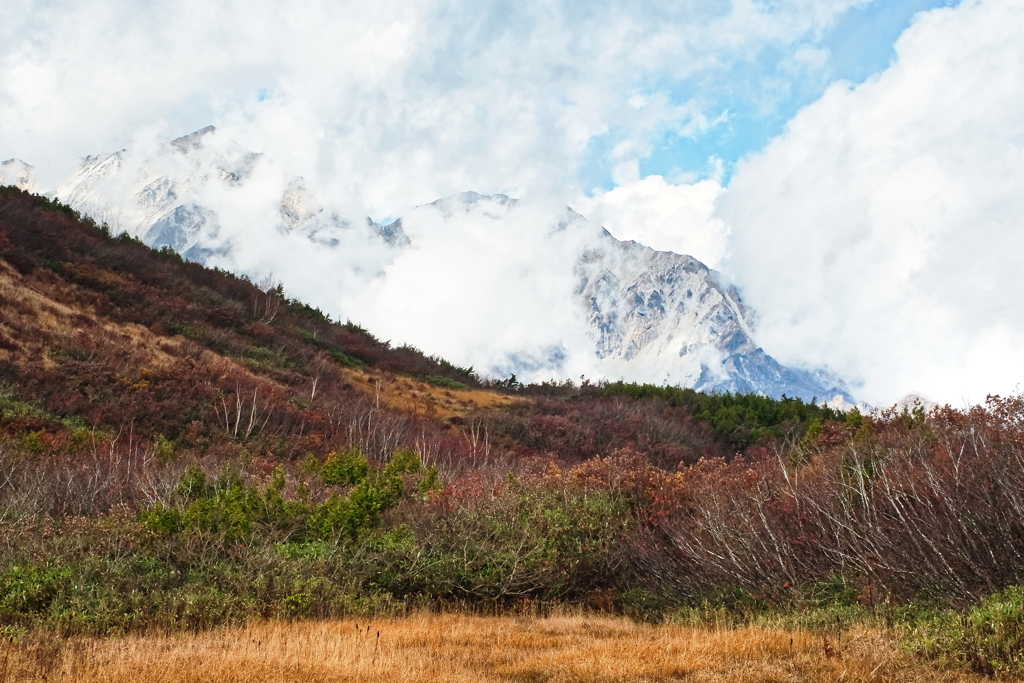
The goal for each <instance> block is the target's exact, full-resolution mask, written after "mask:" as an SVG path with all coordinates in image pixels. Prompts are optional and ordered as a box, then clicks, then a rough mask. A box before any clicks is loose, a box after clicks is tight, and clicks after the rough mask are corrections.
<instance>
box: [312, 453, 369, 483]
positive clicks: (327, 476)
mask: <svg viewBox="0 0 1024 683" xmlns="http://www.w3.org/2000/svg"><path fill="white" fill-rule="evenodd" d="M369 472H370V463H369V462H367V460H366V457H365V456H363V454H362V453H361V452H360V451H359V449H358V448H349V449H347V450H344V451H336V452H334V453H331V455H330V456H329V457H328V458H327V462H325V463H324V464H323V466H322V467H321V468H320V478H321V480H322V481H323V482H324V484H326V485H328V486H353V485H355V484H358V483H359V482H361V481H363V480H364V479H366V475H367V474H369Z"/></svg>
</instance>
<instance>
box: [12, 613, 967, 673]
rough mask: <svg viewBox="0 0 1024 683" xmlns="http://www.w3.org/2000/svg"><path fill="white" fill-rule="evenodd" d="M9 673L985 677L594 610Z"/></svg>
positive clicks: (881, 643) (82, 661) (294, 634)
mask: <svg viewBox="0 0 1024 683" xmlns="http://www.w3.org/2000/svg"><path fill="white" fill-rule="evenodd" d="M2 656H3V659H4V662H3V664H0V667H3V671H2V672H0V681H4V683H7V682H8V681H9V682H11V683H14V682H15V681H43V680H49V681H56V680H69V681H79V682H81V683H92V682H96V683H99V682H100V681H103V682H104V683H128V682H129V681H131V682H135V681H147V683H178V682H179V681H180V682H182V683H184V682H186V681H189V682H191V681H207V682H208V683H229V682H231V683H234V682H236V681H237V682H239V683H241V682H243V681H245V682H253V683H255V682H257V681H282V682H283V681H295V682H296V683H298V682H300V681H301V682H303V683H306V682H315V681H351V682H353V683H354V682H356V681H374V682H379V683H386V682H388V681H395V682H399V681H401V682H403V683H411V682H419V681H423V682H426V681H437V682H442V681H443V682H445V683H456V682H458V681H466V682H470V681H473V682H486V681H495V682H499V681H500V682H508V681H548V682H550V683H555V682H565V683H570V682H575V681H593V682H607V683H611V682H613V681H651V682H654V681H666V682H668V681H684V680H685V681H694V682H699V681H708V682H726V681H736V682H741V681H742V682H743V683H758V682H762V681H763V682H765V683H767V682H769V681H771V682H773V683H782V682H784V681H808V682H810V681H822V682H824V681H840V680H842V681H854V682H857V681H863V682H867V681H871V682H877V683H882V682H883V681H901V682H908V683H909V682H915V681H919V682H922V683H923V682H925V681H947V682H953V681H963V682H966V681H974V680H979V679H978V678H977V677H975V676H971V675H967V674H951V673H949V672H940V671H938V670H936V669H933V668H930V667H928V666H925V665H922V664H920V663H918V662H916V661H914V660H913V659H912V658H910V657H909V656H908V655H906V654H904V653H902V652H901V651H900V649H899V647H898V645H897V643H896V641H895V640H894V639H893V638H891V637H889V636H887V635H885V634H884V633H883V632H881V631H876V630H870V629H863V628H861V629H854V630H852V631H847V632H845V633H842V634H841V635H840V634H824V635H823V634H816V633H811V632H809V631H785V630H771V629H762V628H755V627H750V628H739V629H729V630H711V629H698V628H688V627H683V626H675V625H665V624H663V625H649V624H647V625H645V624H636V623H633V622H630V621H627V620H625V619H621V618H609V617H601V616H595V615H578V616H553V617H550V618H536V617H471V616H454V615H420V616H412V617H407V618H403V619H397V620H387V621H379V620H378V621H367V620H362V621H360V620H342V621H323V622H305V623H287V622H270V623H258V624H256V623H254V624H250V625H248V626H246V627H243V628H225V629H217V630H214V631H209V632H204V633H201V634H198V635H188V634H180V635H169V636H152V635H151V636H128V637H124V638H111V639H101V640H94V639H79V638H75V639H70V640H67V641H55V640H50V641H46V640H43V639H36V640H32V641H27V640H26V641H22V642H21V643H18V644H17V645H6V646H4V647H3V655H2Z"/></svg>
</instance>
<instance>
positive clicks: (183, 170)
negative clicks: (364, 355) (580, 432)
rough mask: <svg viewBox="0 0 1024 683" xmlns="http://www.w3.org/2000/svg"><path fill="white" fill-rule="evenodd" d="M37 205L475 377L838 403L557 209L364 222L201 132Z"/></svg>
mask: <svg viewBox="0 0 1024 683" xmlns="http://www.w3.org/2000/svg"><path fill="white" fill-rule="evenodd" d="M3 163H4V165H3V166H2V167H0V174H2V175H0V182H2V183H4V184H17V185H19V186H20V187H23V188H26V189H31V188H32V180H31V170H32V169H31V167H29V166H27V165H26V164H24V163H22V162H18V161H16V160H11V161H9V162H3ZM52 194H53V195H55V196H56V197H58V198H59V199H60V200H62V201H64V202H65V203H68V204H70V205H71V206H73V207H74V208H75V209H77V210H79V211H81V212H82V213H83V214H86V215H89V216H91V217H92V218H93V219H95V220H96V221H97V222H98V223H106V224H108V225H109V226H110V228H111V229H112V230H113V231H114V232H127V233H129V234H131V235H133V236H135V237H138V238H139V239H141V240H143V241H144V242H146V243H147V244H149V245H150V246H153V247H162V246H168V247H171V248H173V249H174V250H176V251H178V252H179V253H181V254H183V255H184V256H185V257H186V258H188V259H190V260H194V261H198V262H202V263H205V264H207V265H210V266H217V267H221V268H224V269H227V270H231V271H234V272H238V273H244V274H247V275H249V276H250V277H252V278H253V279H254V280H260V279H265V278H273V279H275V280H276V281H280V282H282V283H283V284H284V286H285V289H286V292H287V293H288V295H289V296H293V297H297V298H299V299H302V300H304V301H307V302H310V303H312V304H313V305H316V306H319V307H320V308H321V309H323V310H324V311H326V312H329V313H331V314H332V315H334V316H335V317H337V318H339V319H346V318H348V319H351V320H353V321H356V322H358V323H360V324H362V325H364V326H366V327H367V328H368V329H370V330H371V331H372V332H374V333H375V334H377V335H379V336H383V338H385V339H387V338H390V339H391V340H392V342H393V343H396V344H401V343H409V344H413V345H415V346H417V347H419V348H421V349H423V350H424V351H426V352H428V353H435V354H439V355H442V356H444V357H446V358H447V359H449V360H451V361H453V362H455V363H458V364H460V365H467V366H468V365H472V366H474V367H475V369H476V370H477V371H478V372H479V373H480V374H482V375H484V376H500V377H507V376H509V375H511V374H515V375H516V376H517V377H518V378H519V379H520V380H523V381H539V380H547V379H564V378H573V379H578V378H580V377H581V376H585V377H587V378H589V379H608V380H617V379H624V380H627V381H637V382H650V383H655V384H664V383H668V384H673V385H682V386H689V387H694V388H696V389H699V390H705V391H741V392H759V393H764V394H767V395H771V396H775V397H778V396H781V395H782V394H786V395H788V396H794V397H801V398H803V399H805V400H810V399H811V398H812V397H817V398H818V400H819V401H820V400H829V401H830V402H833V403H839V404H849V403H852V402H853V399H852V397H851V396H850V395H849V393H848V392H847V391H846V390H845V387H844V385H843V384H842V382H841V381H840V380H838V379H837V378H835V377H832V376H830V375H828V374H827V373H825V372H813V371H807V370H801V369H795V368H788V367H784V366H782V365H780V364H779V363H777V362H776V361H775V360H774V359H773V358H772V357H771V356H770V355H768V353H766V351H765V350H763V349H761V348H760V347H759V346H758V344H757V341H756V332H755V325H754V322H755V316H754V313H753V311H751V310H750V309H749V308H748V307H747V306H746V305H744V303H743V302H742V300H741V298H740V296H739V293H738V292H737V290H736V289H735V288H734V287H732V286H731V285H730V284H729V283H728V282H725V281H723V279H722V278H721V276H720V275H719V274H718V273H717V272H715V271H713V270H711V269H709V268H708V267H707V266H705V265H704V264H703V263H701V262H700V261H699V260H697V259H696V258H694V257H692V256H688V255H680V254H676V253H672V252H667V251H655V250H653V249H650V248H648V247H646V246H644V245H641V244H639V243H637V242H632V241H629V242H626V241H620V240H618V239H616V238H615V237H613V236H612V235H611V234H610V233H609V232H608V231H607V230H605V229H604V228H602V227H601V226H599V225H597V224H595V223H593V222H591V221H588V220H587V219H586V218H585V217H584V216H581V215H580V214H578V213H576V212H575V211H573V210H572V209H570V208H568V207H566V206H565V205H564V204H558V203H555V202H551V201H541V200H532V201H529V200H523V201H520V200H516V199H512V198H509V197H506V196H504V195H493V196H483V195H478V194H476V193H473V192H466V193H462V194H459V195H455V196H452V197H447V198H444V199H440V200H437V201H435V202H433V203H431V204H427V205H423V206H419V207H416V208H414V209H413V210H412V211H410V212H408V213H407V214H406V215H404V216H402V217H401V218H400V219H397V220H393V221H386V222H374V221H372V220H369V219H367V218H364V217H358V216H356V217H354V216H351V215H348V213H347V212H346V210H345V208H344V207H340V206H334V205H332V204H331V202H330V200H329V198H326V197H318V196H315V195H314V194H313V193H312V192H310V191H309V190H308V189H307V187H306V184H305V183H304V181H303V179H302V178H301V177H298V176H293V175H289V174H288V173H287V172H286V170H285V169H282V168H280V167H279V166H278V165H277V164H276V163H275V162H274V161H273V160H272V159H269V158H267V157H266V156H265V155H262V154H258V153H254V152H251V151H249V150H246V149H243V148H242V147H240V146H239V145H237V144H235V143H233V142H232V141H230V140H228V139H225V138H224V137H223V136H221V135H220V134H218V132H217V131H216V129H214V128H213V127H207V128H203V129H202V130H199V131H197V132H195V133H193V134H191V135H187V136H184V137H181V138H178V139H176V140H174V141H172V142H169V143H163V144H159V145H155V146H153V147H151V148H149V149H126V150H121V151H118V152H114V153H107V154H97V155H92V156H88V157H85V158H84V159H82V160H81V163H80V164H79V166H78V169H77V170H76V171H75V172H74V173H73V174H72V175H71V176H70V177H69V178H67V179H66V180H65V181H63V182H62V183H60V184H59V185H58V187H57V188H56V189H55V190H54V191H53V192H52Z"/></svg>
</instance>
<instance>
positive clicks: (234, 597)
mask: <svg viewBox="0 0 1024 683" xmlns="http://www.w3.org/2000/svg"><path fill="white" fill-rule="evenodd" d="M1022 416H1024V399H1022V398H1021V397H1020V396H1013V397H1008V398H1001V397H997V396H996V397H990V399H989V400H988V402H987V403H986V404H985V405H984V406H975V407H971V408H969V409H966V410H962V411H959V410H954V409H952V408H949V407H948V406H946V407H935V408H933V409H932V410H931V411H929V412H927V413H926V412H925V411H924V410H923V409H922V408H920V407H914V408H911V407H909V406H908V407H905V408H904V409H903V410H902V411H896V410H891V411H888V412H887V413H883V414H880V415H874V416H862V415H860V414H859V413H858V412H856V411H851V412H849V413H847V414H843V413H839V412H836V411H834V410H831V409H829V408H826V407H822V406H819V405H816V404H814V403H805V402H803V401H801V400H799V399H789V398H785V399H781V400H775V399H771V398H767V397H764V396H758V395H751V394H746V395H744V394H705V393H701V392H697V391H694V390H692V389H682V388H677V387H663V386H655V385H638V384H630V383H607V384H604V383H602V384H591V383H589V382H586V381H584V382H583V383H582V384H581V385H574V384H572V383H568V382H567V383H564V384H558V383H540V384H529V385H525V386H524V385H522V384H520V383H519V382H518V381H517V380H516V378H515V377H514V376H512V377H508V378H507V379H502V380H481V379H480V378H479V377H478V376H477V375H476V374H475V373H474V372H473V370H472V369H470V368H459V367H456V366H454V365H452V364H451V363H448V362H447V361H445V360H442V359H439V358H431V357H428V356H425V355H424V354H422V353H421V352H419V351H418V350H416V349H415V348H411V347H399V348H393V347H392V346H391V345H390V344H388V343H387V342H382V341H380V340H378V339H377V338H375V337H374V336H373V335H372V334H371V333H370V332H368V331H366V330H364V329H362V328H361V327H359V326H358V325H356V324H354V323H351V322H348V323H340V322H337V321H332V320H330V319H329V318H328V317H326V316H325V315H323V314H322V313H321V312H320V311H318V310H317V309H315V308H311V307H310V306H308V305H306V304H303V303H302V302H299V301H296V300H293V299H289V298H287V296H286V293H285V292H284V291H283V289H282V288H281V287H280V286H279V285H277V284H276V283H274V282H266V283H261V284H254V283H252V282H249V281H247V280H245V279H242V278H238V277H235V276H234V275H231V274H229V273H226V272H223V271H218V270H211V269H208V268H205V267H204V266H202V265H199V264H196V263H187V262H184V261H183V260H182V259H181V258H180V257H179V256H178V255H177V254H176V253H174V252H173V251H170V250H167V249H162V250H154V249H152V248H150V247H148V246H146V245H144V244H142V243H140V242H139V241H137V240H135V239H134V238H131V237H129V236H124V235H122V236H119V237H114V236H112V235H111V234H109V231H107V230H104V229H103V228H102V227H97V226H96V225H95V224H94V223H92V222H91V221H89V220H82V219H81V217H80V216H79V215H78V214H77V213H76V212H75V211H74V210H72V209H70V208H69V207H67V206H64V205H62V204H60V203H56V202H51V201H49V200H46V199H44V198H41V197H38V196H34V195H30V194H28V193H26V192H24V191H22V190H18V189H15V188H0V629H3V630H2V631H0V632H2V633H4V634H11V637H18V638H20V637H23V636H25V634H27V633H30V632H38V633H42V634H44V635H43V636H38V637H39V638H42V639H45V634H49V633H52V632H54V631H59V632H60V633H62V634H64V635H68V634H108V633H125V632H130V631H140V632H144V631H151V632H152V631H154V630H164V629H166V630H171V629H201V628H210V627H213V626H217V625H222V624H226V623H234V622H244V621H246V620H250V619H265V618H273V617H282V618H288V619H294V618H303V617H304V618H327V617H343V616H345V615H352V614H356V615H397V614H405V613H408V612H409V611H410V610H416V609H422V610H433V609H460V610H464V611H496V612H500V611H508V610H524V609H525V610H540V611H544V610H548V609H550V608H551V607H552V606H555V605H571V606H575V607H576V608H579V609H587V610H594V611H605V612H618V613H623V614H626V615H628V616H630V617H631V618H633V619H637V620H652V619H653V620H661V619H674V620H678V621H682V622H685V623H689V624H712V623H713V624H716V627H717V626H720V625H722V624H731V625H736V624H749V623H760V622H759V620H760V621H763V620H765V619H775V620H777V621H776V622H775V623H784V624H787V625H790V626H794V625H795V626H805V627H808V628H822V625H823V624H825V625H828V628H832V626H831V625H832V624H835V625H836V629H837V630H838V631H839V632H841V631H842V629H844V628H847V627H849V626H851V625H854V624H872V625H874V626H876V627H882V626H884V627H885V628H889V629H896V630H895V631H893V633H897V634H899V637H901V638H903V639H904V647H906V648H908V649H909V650H910V651H912V652H915V653H917V654H919V655H921V656H923V657H928V658H933V659H936V660H937V661H941V662H944V663H945V664H947V665H953V666H961V667H968V668H972V669H974V670H976V671H979V672H982V673H1000V672H1002V673H1006V672H1009V673H1014V672H1016V673H1020V672H1022V671H1024V669H1022V665H1021V661H1020V658H1019V653H1020V652H1021V651H1022V647H1024V643H1022V641H1021V633H1024V631H1022V630H1021V628H1020V625H1021V624H1022V623H1024V598H1022V595H1024V594H1022V593H1021V590H1020V588H1019V586H1020V585H1021V584H1022V583H1024V555H1022V553H1021V548H1024V524H1022V522H1021V520H1022V519H1024V495H1022V493H1021V492H1022V491H1024V457H1022V454H1024V419H1022ZM894 637H895V636H894ZM26 642H36V641H31V640H29V641H26ZM40 642H41V641H40Z"/></svg>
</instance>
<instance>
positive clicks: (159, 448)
mask: <svg viewBox="0 0 1024 683" xmlns="http://www.w3.org/2000/svg"><path fill="white" fill-rule="evenodd" d="M153 455H154V456H155V457H156V459H157V460H159V461H160V462H163V463H168V462H171V461H172V460H174V456H175V450H174V442H173V441H170V440H169V439H168V438H167V437H165V436H164V435H163V434H157V435H156V439H154V441H153Z"/></svg>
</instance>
